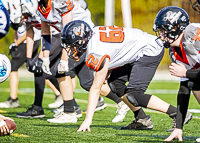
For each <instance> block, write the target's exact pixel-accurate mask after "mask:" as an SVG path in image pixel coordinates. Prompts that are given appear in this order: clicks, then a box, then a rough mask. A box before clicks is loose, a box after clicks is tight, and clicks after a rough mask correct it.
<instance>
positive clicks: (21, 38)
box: [15, 33, 26, 46]
mask: <svg viewBox="0 0 200 143" xmlns="http://www.w3.org/2000/svg"><path fill="white" fill-rule="evenodd" d="M25 40H26V33H25V34H24V35H23V36H22V37H20V38H19V39H17V40H15V45H16V46H18V45H20V44H21V43H22V42H24V41H25Z"/></svg>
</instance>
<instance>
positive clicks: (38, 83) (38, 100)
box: [34, 74, 45, 107]
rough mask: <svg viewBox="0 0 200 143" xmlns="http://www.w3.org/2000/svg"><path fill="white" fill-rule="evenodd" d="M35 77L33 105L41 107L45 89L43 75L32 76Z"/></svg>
mask: <svg viewBox="0 0 200 143" xmlns="http://www.w3.org/2000/svg"><path fill="white" fill-rule="evenodd" d="M34 77H35V101H34V105H37V106H40V107H42V99H43V93H44V87H45V77H44V74H34Z"/></svg>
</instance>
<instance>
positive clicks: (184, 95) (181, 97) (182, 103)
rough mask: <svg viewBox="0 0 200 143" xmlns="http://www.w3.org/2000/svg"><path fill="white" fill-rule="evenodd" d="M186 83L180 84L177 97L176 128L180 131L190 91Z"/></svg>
mask: <svg viewBox="0 0 200 143" xmlns="http://www.w3.org/2000/svg"><path fill="white" fill-rule="evenodd" d="M187 85H188V81H184V82H181V83H180V88H179V92H178V96H177V116H176V128H179V129H182V128H183V123H184V120H185V116H186V113H187V109H188V103H189V99H190V92H191V90H190V89H189V88H188V86H187Z"/></svg>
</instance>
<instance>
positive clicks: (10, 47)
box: [9, 43, 17, 54]
mask: <svg viewBox="0 0 200 143" xmlns="http://www.w3.org/2000/svg"><path fill="white" fill-rule="evenodd" d="M16 51H17V46H16V45H15V43H12V44H10V46H9V54H12V53H13V52H16Z"/></svg>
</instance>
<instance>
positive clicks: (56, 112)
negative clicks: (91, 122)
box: [53, 104, 82, 118]
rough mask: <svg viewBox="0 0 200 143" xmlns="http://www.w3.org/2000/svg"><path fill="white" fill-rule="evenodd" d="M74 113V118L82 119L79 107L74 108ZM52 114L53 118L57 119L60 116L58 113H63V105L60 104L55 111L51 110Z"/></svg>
mask: <svg viewBox="0 0 200 143" xmlns="http://www.w3.org/2000/svg"><path fill="white" fill-rule="evenodd" d="M74 111H75V113H76V117H77V118H80V117H82V111H81V108H80V106H79V105H78V106H74ZM53 112H54V113H55V114H54V115H53V116H54V117H57V116H59V115H60V113H62V112H64V104H62V105H61V106H60V107H59V108H58V109H55V110H53Z"/></svg>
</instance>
